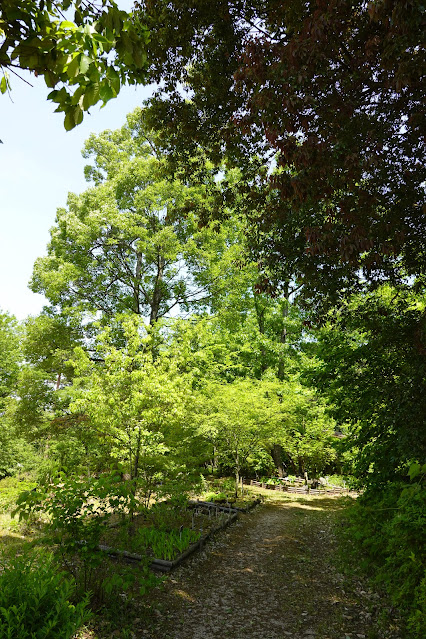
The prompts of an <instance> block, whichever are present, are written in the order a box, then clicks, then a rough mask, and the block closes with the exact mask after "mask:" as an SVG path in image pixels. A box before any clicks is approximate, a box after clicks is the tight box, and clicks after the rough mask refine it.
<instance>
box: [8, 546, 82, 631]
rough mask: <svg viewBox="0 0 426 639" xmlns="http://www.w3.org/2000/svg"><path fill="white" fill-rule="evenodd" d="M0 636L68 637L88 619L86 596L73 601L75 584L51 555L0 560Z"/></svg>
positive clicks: (44, 554) (25, 555)
mask: <svg viewBox="0 0 426 639" xmlns="http://www.w3.org/2000/svg"><path fill="white" fill-rule="evenodd" d="M0 565H1V568H2V572H0V637H5V638H6V637H7V638H9V637H10V638H12V637H13V638H16V639H18V637H19V639H71V637H73V636H74V635H75V633H76V631H77V630H78V629H79V628H80V627H81V626H82V625H83V624H84V623H85V622H86V621H87V620H88V619H89V616H90V613H89V611H88V609H87V605H88V598H87V596H86V598H85V599H84V600H83V601H81V602H80V603H77V604H75V605H74V604H73V603H71V599H72V597H73V594H74V590H75V585H74V583H73V581H72V580H70V579H69V578H67V577H65V573H61V572H58V571H57V570H56V568H55V565H54V562H53V558H52V555H50V554H46V553H43V554H41V555H33V556H32V557H31V556H29V555H28V554H26V553H24V554H23V555H22V556H20V557H15V559H14V560H13V561H10V560H7V561H6V560H1V563H0Z"/></svg>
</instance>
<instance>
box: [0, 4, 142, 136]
mask: <svg viewBox="0 0 426 639" xmlns="http://www.w3.org/2000/svg"><path fill="white" fill-rule="evenodd" d="M64 12H66V13H67V15H65V13H64ZM72 12H74V15H73V20H70V19H66V18H67V17H68V16H69V14H70V13H72ZM147 42H148V31H147V29H146V28H145V27H144V25H143V24H142V23H141V22H140V19H137V20H136V19H134V18H133V16H132V14H129V13H127V12H125V11H121V10H120V9H119V8H118V6H117V4H116V3H115V2H114V1H113V0H102V3H101V6H100V7H96V6H94V5H92V4H91V3H82V2H81V0H73V1H71V0H61V1H60V2H51V1H43V0H27V1H24V0H21V1H20V2H15V1H13V0H5V1H4V2H2V6H1V9H0V66H1V68H2V71H3V78H2V79H1V81H0V92H1V93H6V92H7V91H8V90H9V89H10V81H9V78H10V75H9V74H10V73H13V74H17V75H19V73H18V71H15V69H18V70H19V69H26V70H29V71H30V72H33V73H34V75H36V76H39V75H43V76H44V79H45V82H46V84H47V86H48V87H50V88H52V89H53V91H51V93H50V94H49V96H48V97H49V99H50V100H52V101H53V102H55V103H56V104H57V105H58V106H57V109H56V111H60V112H63V113H65V120H64V125H65V128H66V129H67V130H70V129H72V128H74V127H75V126H76V125H77V124H80V122H81V121H82V120H83V114H84V112H85V111H87V110H88V109H89V108H90V107H91V106H93V105H95V104H97V103H98V102H102V103H103V104H106V103H107V102H108V101H109V100H111V99H112V98H114V97H116V96H117V95H118V93H119V91H120V88H121V85H122V84H123V83H124V82H128V83H129V84H136V83H143V82H144V81H145V80H146V68H147V57H146V51H145V48H146V44H147ZM6 70H7V71H6ZM58 85H59V88H57V87H58Z"/></svg>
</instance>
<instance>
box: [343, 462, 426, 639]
mask: <svg viewBox="0 0 426 639" xmlns="http://www.w3.org/2000/svg"><path fill="white" fill-rule="evenodd" d="M409 474H410V478H411V483H402V482H393V483H389V484H388V485H387V487H386V490H385V491H380V492H373V490H371V489H370V490H367V491H366V492H365V493H364V495H362V496H361V497H360V498H359V499H358V500H357V503H356V504H355V505H354V507H353V509H352V513H351V518H350V526H349V529H348V533H349V536H350V539H351V541H352V542H355V550H356V551H357V553H359V554H358V556H357V562H359V565H360V566H361V567H362V568H363V569H364V570H366V571H368V572H370V573H371V572H373V574H374V576H375V579H376V580H377V581H378V582H380V583H381V584H383V585H384V586H385V588H386V590H387V591H388V592H389V595H390V597H391V599H392V601H393V603H394V604H395V605H397V606H398V607H399V609H400V611H401V612H402V614H403V615H404V616H405V618H406V620H407V625H408V628H409V631H410V635H409V636H410V637H413V638H416V639H417V638H419V639H420V638H423V637H424V636H426V571H425V567H426V546H425V532H424V531H425V526H426V515H425V514H426V490H425V476H426V465H425V466H423V467H421V466H420V465H419V464H412V466H411V467H410V473H409ZM360 557H361V561H360Z"/></svg>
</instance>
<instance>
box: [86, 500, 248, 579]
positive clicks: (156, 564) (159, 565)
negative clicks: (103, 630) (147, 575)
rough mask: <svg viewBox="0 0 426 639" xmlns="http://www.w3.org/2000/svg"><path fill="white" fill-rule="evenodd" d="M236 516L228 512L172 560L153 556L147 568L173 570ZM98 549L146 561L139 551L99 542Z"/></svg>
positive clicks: (123, 557) (160, 570)
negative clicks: (226, 515)
mask: <svg viewBox="0 0 426 639" xmlns="http://www.w3.org/2000/svg"><path fill="white" fill-rule="evenodd" d="M237 518H238V513H237V512H233V513H232V514H230V516H229V517H228V518H227V519H226V520H225V521H224V522H222V523H221V524H219V525H218V526H214V527H212V528H211V530H209V532H208V533H206V534H205V535H203V536H202V537H200V539H198V540H197V541H196V542H195V543H193V544H191V545H190V546H189V547H188V548H187V549H186V550H184V551H183V552H182V553H181V554H180V555H179V556H178V557H176V559H173V560H171V561H169V560H166V559H160V558H157V557H154V558H153V559H151V561H150V563H149V568H151V569H152V570H156V571H159V572H170V571H171V570H173V569H174V568H176V567H177V566H179V565H180V564H181V563H182V561H184V560H185V559H186V558H187V557H190V556H191V555H192V554H193V553H194V552H195V551H197V550H199V549H201V548H203V546H204V544H205V543H206V541H207V540H208V539H209V538H210V537H211V536H212V535H214V534H216V533H217V532H219V531H220V530H223V529H224V528H227V527H228V526H229V525H230V524H232V523H233V522H234V521H235V520H236V519H237ZM99 549H100V550H102V551H103V552H105V553H107V554H108V555H110V556H113V557H114V556H115V557H121V558H122V559H124V560H126V561H131V562H133V561H135V562H137V561H146V559H147V555H146V554H144V555H142V554H139V553H134V552H129V551H127V550H120V549H117V548H112V547H110V546H106V545H104V544H100V545H99Z"/></svg>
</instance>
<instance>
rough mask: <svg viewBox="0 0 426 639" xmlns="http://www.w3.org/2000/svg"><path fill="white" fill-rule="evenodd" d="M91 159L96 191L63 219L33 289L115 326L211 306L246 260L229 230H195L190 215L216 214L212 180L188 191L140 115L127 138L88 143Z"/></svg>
mask: <svg viewBox="0 0 426 639" xmlns="http://www.w3.org/2000/svg"><path fill="white" fill-rule="evenodd" d="M85 155H86V157H90V156H93V157H94V165H93V166H90V167H87V170H86V172H87V176H88V178H89V179H92V180H93V181H94V183H95V186H93V187H92V188H91V189H89V190H87V191H85V192H84V193H83V194H81V195H80V196H77V195H73V194H71V195H70V196H69V199H68V208H67V209H60V210H59V211H58V214H57V220H56V225H55V227H54V228H53V229H52V231H51V236H52V239H51V242H50V245H49V248H48V255H47V257H44V258H39V259H38V260H37V262H36V264H35V268H34V275H33V279H32V285H31V286H32V289H33V290H34V291H38V292H41V291H43V293H44V294H45V295H46V297H47V298H48V299H49V300H50V301H51V303H52V304H53V305H58V306H59V307H60V308H62V309H66V308H68V309H70V308H79V309H80V310H81V311H86V312H92V313H97V312H100V313H102V314H103V316H105V317H107V318H109V319H110V318H111V317H112V316H113V315H114V314H115V313H117V312H123V311H131V312H133V313H135V314H137V315H143V316H145V317H147V318H148V319H149V322H150V324H151V325H152V324H155V323H156V322H157V320H158V319H159V318H161V317H164V316H165V315H167V314H168V313H170V312H172V311H173V312H177V311H179V310H183V311H188V310H189V309H190V308H193V307H197V306H198V307H200V306H201V307H202V306H204V307H206V306H207V305H208V303H209V299H210V297H211V294H212V292H213V291H214V290H215V289H219V288H220V287H221V286H223V281H222V280H223V278H226V277H227V276H228V271H229V270H230V269H231V268H232V263H233V261H234V260H235V259H236V257H237V256H238V255H239V252H240V249H239V247H238V245H237V243H236V242H235V239H234V241H232V238H231V236H230V234H229V232H228V231H229V229H226V228H223V229H221V230H219V231H218V232H214V231H213V230H211V229H209V228H203V229H198V227H197V223H196V219H195V215H194V211H197V210H198V209H200V208H205V207H208V208H212V207H214V206H216V205H217V200H218V194H219V193H220V191H219V186H217V185H216V184H215V182H214V179H213V177H210V178H209V179H208V181H207V183H205V184H200V185H198V186H196V187H189V186H187V185H186V184H185V183H184V182H182V181H181V180H179V179H178V178H175V177H174V176H173V175H170V174H169V173H168V172H167V171H166V167H165V159H164V157H163V156H162V155H161V154H160V153H158V152H157V150H156V141H155V138H154V137H150V135H149V134H147V133H145V131H144V129H143V128H142V127H141V125H140V111H138V110H136V112H135V113H133V114H132V115H130V116H129V117H128V125H127V126H125V127H123V128H122V129H121V130H118V131H115V132H111V131H106V132H104V133H103V134H101V135H99V136H92V137H91V138H90V139H89V141H88V143H87V145H86V149H85ZM219 202H220V200H219ZM231 232H232V231H231Z"/></svg>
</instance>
